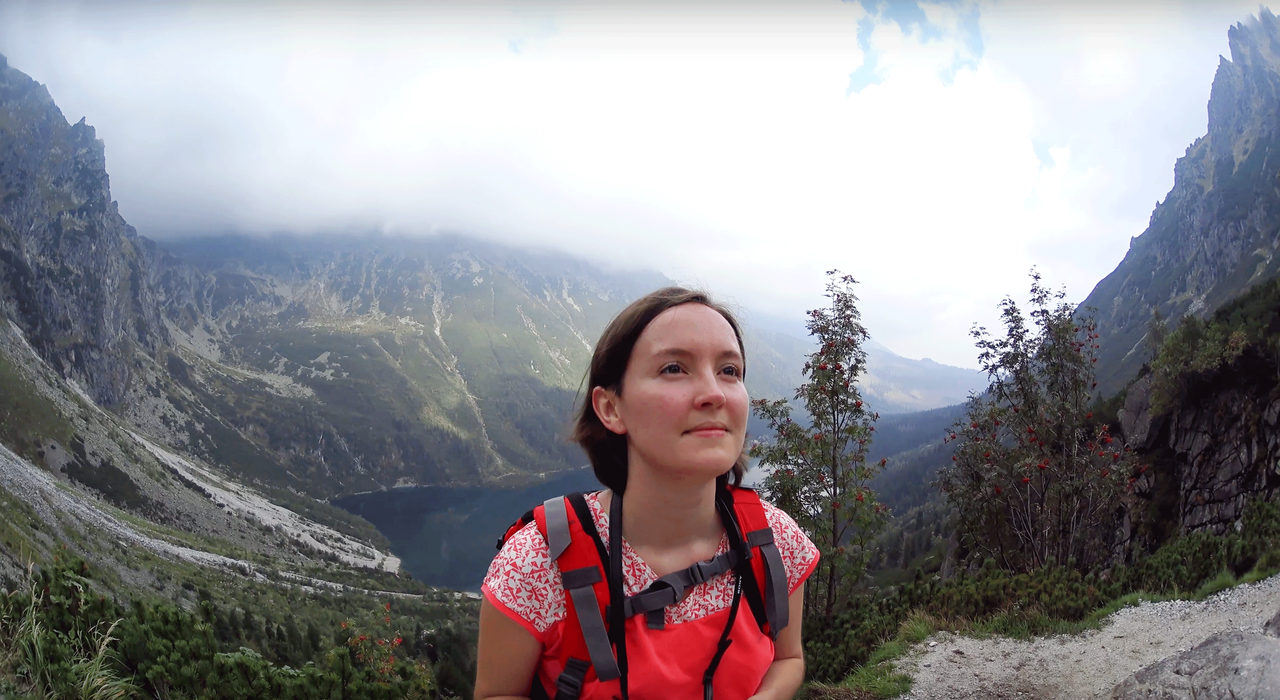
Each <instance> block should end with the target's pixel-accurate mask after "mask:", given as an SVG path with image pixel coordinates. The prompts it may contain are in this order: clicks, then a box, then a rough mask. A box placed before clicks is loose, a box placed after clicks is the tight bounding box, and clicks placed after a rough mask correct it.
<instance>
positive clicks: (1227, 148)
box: [1082, 8, 1280, 394]
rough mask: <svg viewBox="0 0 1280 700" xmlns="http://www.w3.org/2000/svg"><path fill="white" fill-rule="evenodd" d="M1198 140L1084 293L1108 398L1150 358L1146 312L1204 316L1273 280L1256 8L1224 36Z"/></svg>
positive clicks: (1262, 14)
mask: <svg viewBox="0 0 1280 700" xmlns="http://www.w3.org/2000/svg"><path fill="white" fill-rule="evenodd" d="M1228 34H1229V38H1230V46H1231V60H1227V59H1226V58H1223V59H1222V62H1221V64H1220V65H1219V66H1218V71H1217V74H1216V75H1215V77H1214V81H1213V89H1212V91H1211V95H1210V99H1209V105H1208V116H1209V120H1208V130H1207V133H1206V134H1205V135H1204V136H1203V137H1201V138H1199V139H1196V141H1195V143H1193V144H1191V146H1190V147H1188V148H1187V152H1186V155H1184V156H1183V157H1182V158H1180V159H1178V162H1177V164H1176V165H1175V166H1174V185H1173V189H1172V190H1170V191H1169V195H1168V196H1167V197H1166V198H1165V200H1164V201H1163V202H1161V203H1159V204H1157V205H1156V208H1155V211H1154V212H1152V214H1151V221H1150V224H1149V225H1148V227H1147V230H1146V231H1144V232H1143V233H1142V235H1140V236H1137V237H1135V238H1134V239H1133V240H1132V241H1131V242H1130V246H1129V252H1128V253H1127V254H1126V255H1125V258H1124V260H1123V261H1122V262H1121V263H1120V265H1119V266H1117V267H1116V269H1115V270H1114V271H1113V272H1112V273H1111V274H1110V275H1108V276H1107V277H1106V278H1104V279H1103V280H1102V281H1101V282H1099V283H1098V285H1097V286H1096V287H1095V288H1094V289H1093V292H1092V293H1090V295H1089V297H1088V298H1087V299H1086V300H1085V301H1084V303H1083V304H1082V307H1094V308H1096V309H1097V310H1098V311H1097V317H1098V327H1099V330H1100V331H1101V333H1102V337H1103V348H1102V351H1101V353H1100V361H1099V372H1098V375H1099V389H1100V390H1102V391H1103V392H1104V393H1106V394H1111V393H1114V392H1116V391H1118V390H1120V389H1122V388H1123V387H1124V385H1125V384H1126V383H1127V382H1128V381H1129V379H1131V378H1132V377H1134V376H1135V375H1136V374H1137V372H1138V368H1139V367H1141V366H1142V364H1143V363H1144V362H1145V361H1146V360H1147V359H1149V357H1150V355H1149V351H1148V350H1147V349H1146V348H1145V347H1144V343H1143V340H1144V338H1145V336H1146V331H1147V323H1148V321H1149V320H1150V318H1151V313H1152V310H1153V309H1159V310H1160V312H1161V313H1162V314H1163V315H1164V316H1165V318H1169V319H1173V320H1175V321H1176V319H1177V318H1179V317H1181V316H1183V315H1185V314H1189V313H1190V314H1196V315H1201V316H1203V315H1205V314H1207V313H1210V312H1212V311H1213V310H1214V309H1215V308H1217V307H1218V306H1219V305H1220V304H1222V303H1223V302H1225V301H1227V300H1228V299H1231V298H1233V297H1235V296H1236V295H1238V294H1240V293H1241V292H1243V291H1245V290H1246V289H1248V288H1249V287H1251V286H1252V285H1254V284H1257V283H1258V282H1261V281H1264V280H1267V279H1270V278H1272V277H1275V276H1277V275H1280V256H1277V255H1276V254H1275V252H1276V248H1277V244H1278V243H1280V237H1278V232H1280V179H1278V178H1277V172H1278V170H1277V168H1280V21H1277V19H1276V17H1275V15H1273V14H1271V12H1270V11H1268V10H1266V9H1265V8H1262V9H1260V10H1259V14H1258V16H1257V17H1253V18H1250V19H1249V21H1247V22H1244V23H1241V24H1237V25H1236V26H1234V27H1232V28H1231V30H1230V31H1229V33H1228Z"/></svg>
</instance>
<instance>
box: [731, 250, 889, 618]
mask: <svg viewBox="0 0 1280 700" xmlns="http://www.w3.org/2000/svg"><path fill="white" fill-rule="evenodd" d="M827 276H828V281H827V291H826V297H827V299H829V300H830V304H829V305H828V306H827V307H825V308H820V309H814V310H812V311H809V312H808V316H809V319H808V321H807V322H806V325H807V327H808V329H809V334H810V335H811V336H813V337H814V339H815V340H817V343H818V347H817V349H816V350H814V351H813V352H812V353H810V354H809V355H808V358H807V361H806V362H805V364H804V369H803V376H804V377H805V380H806V381H805V382H804V383H803V384H802V385H801V386H800V387H799V388H797V389H796V393H795V400H796V401H797V402H798V403H799V404H800V406H801V407H802V408H803V410H804V413H805V414H806V417H807V420H805V419H801V420H795V419H793V418H792V415H791V412H792V404H791V403H790V402H788V401H786V400H776V401H770V400H766V399H759V400H755V401H753V402H752V410H753V411H754V412H755V414H756V415H757V416H759V417H761V418H762V419H764V420H765V421H766V422H767V423H768V425H769V429H770V431H771V433H772V434H773V435H772V439H771V440H769V441H767V442H756V443H754V444H753V445H752V447H751V456H752V457H756V458H758V459H759V460H760V464H761V465H762V466H764V467H766V468H769V469H770V470H771V471H770V472H769V475H768V477H766V479H765V482H764V489H765V491H766V493H767V495H768V497H769V498H770V500H771V501H772V502H773V503H774V504H775V505H777V506H778V507H779V508H781V509H782V510H784V511H786V512H787V513H788V514H789V515H791V517H792V518H794V519H795V520H796V522H797V523H798V524H799V525H800V526H801V527H802V528H803V529H804V530H805V532H806V533H807V534H808V535H809V537H810V538H811V539H812V540H813V542H814V543H815V544H816V545H817V546H818V549H819V550H820V551H821V553H822V558H821V559H820V561H819V563H818V568H817V570H816V571H814V573H813V575H812V576H811V577H810V578H809V584H808V585H807V586H806V588H805V609H806V614H809V615H812V614H819V615H821V616H822V617H823V618H824V619H828V620H829V619H830V618H831V617H832V615H833V614H834V613H835V610H836V605H837V602H838V601H839V600H840V599H841V595H840V594H841V592H842V591H845V590H847V589H848V588H849V587H851V586H853V585H855V584H856V583H858V582H859V581H860V580H861V579H862V577H863V576H864V574H865V572H866V569H867V564H868V562H869V560H870V558H871V553H872V551H871V543H872V541H873V538H874V536H875V534H876V533H877V532H878V531H879V530H880V528H881V527H882V526H883V525H884V521H885V519H886V517H887V512H886V511H887V509H886V508H885V507H884V506H883V505H881V504H880V503H878V502H877V500H876V495H875V493H874V492H873V491H872V490H871V489H870V488H869V487H868V484H869V483H870V481H871V479H872V478H873V477H874V476H875V475H876V474H877V473H878V472H879V471H880V469H882V468H883V467H884V464H885V461H884V460H881V461H880V462H878V463H874V464H868V463H867V448H868V446H869V445H870V443H871V438H872V434H873V432H874V431H875V425H874V423H875V420H876V419H877V418H878V417H879V416H878V415H877V414H874V413H872V412H871V411H870V410H869V409H868V408H867V406H866V405H865V404H864V403H863V401H862V397H861V395H860V394H859V393H858V386H857V381H858V378H859V377H860V376H861V375H862V374H863V372H865V371H866V364H867V354H866V350H865V349H864V347H863V346H864V344H865V343H866V341H867V338H868V335H867V331H866V329H865V328H864V327H863V326H862V323H861V315H860V314H859V312H858V307H857V301H858V299H857V297H856V296H854V294H853V285H854V284H856V281H855V280H854V279H853V278H852V277H851V276H849V275H845V274H841V273H840V272H839V271H838V270H832V271H830V272H828V273H827Z"/></svg>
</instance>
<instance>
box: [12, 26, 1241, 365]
mask: <svg viewBox="0 0 1280 700" xmlns="http://www.w3.org/2000/svg"><path fill="white" fill-rule="evenodd" d="M78 7H79V9H75V8H71V7H69V6H60V7H59V9H57V10H50V9H48V6H47V5H34V4H33V5H26V6H23V5H6V9H5V10H4V11H3V12H0V51H3V52H5V53H6V54H7V55H8V56H9V58H10V62H11V64H12V65H14V66H16V67H18V68H19V69H22V70H24V71H26V72H28V73H29V74H31V75H32V76H33V77H35V78H36V79H38V80H41V81H42V82H47V83H48V84H49V86H50V90H51V92H52V93H53V95H54V97H55V99H57V100H58V102H59V104H60V105H61V106H62V107H63V110H64V112H66V113H67V115H68V117H69V118H71V119H72V121H74V120H76V119H78V118H79V116H80V115H82V114H83V115H87V116H88V120H89V122H90V123H92V124H94V125H96V126H97V127H98V129H99V136H100V137H102V138H104V139H105V140H106V143H107V148H108V151H107V153H108V168H109V170H110V172H111V174H112V183H113V191H114V194H115V196H116V197H117V198H118V199H119V200H120V202H121V210H122V212H123V213H124V214H125V216H126V218H128V219H129V220H130V221H131V222H132V223H134V224H135V225H137V226H138V227H139V229H140V231H141V232H142V233H143V234H144V235H150V236H156V237H163V236H164V235H168V234H172V233H181V232H191V231H200V230H220V229H224V228H227V227H234V228H239V229H242V230H250V231H254V230H256V231H270V230H277V229H292V230H297V231H306V230H310V229H314V228H322V227H323V228H344V227H358V226H363V227H368V228H383V229H392V230H398V231H404V232H426V231H431V230H436V229H439V228H445V229H453V230H459V231H464V232H472V233H478V234H481V235H486V236H490V237H494V238H499V239H503V240H508V241H512V242H517V243H520V242H524V243H528V242H536V243H539V244H544V245H552V246H556V247H560V248H564V249H566V250H571V251H576V252H579V253H581V254H583V255H586V256H589V257H593V258H596V259H603V260H610V261H613V262H615V263H618V264H632V265H643V266H652V267H657V268H658V269H660V270H661V271H663V272H666V273H667V274H669V275H672V276H674V277H677V278H680V279H691V280H696V281H699V282H702V283H705V284H707V285H708V286H710V287H711V288H712V289H713V290H716V291H720V292H722V293H724V294H726V295H728V296H730V297H732V298H734V299H736V300H737V301H739V302H740V303H742V304H744V305H746V306H748V307H750V308H752V309H754V310H755V311H756V312H757V313H758V314H760V313H763V314H774V315H787V316H790V317H794V318H797V319H798V318H799V317H800V315H801V313H802V311H803V309H804V308H806V307H808V306H811V305H813V304H814V303H816V302H817V301H818V299H819V297H818V294H819V293H820V291H821V288H822V284H823V279H822V276H821V273H822V271H823V270H825V269H828V268H830V267H840V268H841V269H843V270H845V271H847V272H849V273H852V274H853V275H855V276H856V277H858V278H859V279H860V280H861V281H862V283H863V284H862V286H861V290H860V291H861V294H862V297H863V300H864V303H863V311H864V315H865V320H866V322H867V325H868V327H869V328H870V330H871V332H872V334H873V335H874V336H875V337H876V338H877V339H878V340H880V341H881V342H882V343H883V344H885V345H887V346H889V347H890V348H893V349H894V350H895V351H897V352H899V353H902V354H905V355H908V356H914V357H920V356H930V357H933V358H934V359H936V360H939V361H943V362H948V363H952V364H961V365H972V364H973V363H974V352H973V350H972V346H971V344H970V342H969V339H968V335H967V330H968V328H969V325H970V323H971V322H973V321H981V322H984V323H987V324H991V323H993V322H994V319H995V315H996V310H995V303H996V302H997V301H998V299H999V298H1000V297H1001V296H1003V295H1004V294H1006V293H1013V294H1015V295H1018V294H1020V293H1021V292H1023V290H1024V289H1025V287H1026V272H1027V270H1028V269H1029V268H1030V267H1031V265H1033V264H1038V265H1039V266H1040V268H1041V270H1042V271H1043V272H1045V274H1046V279H1047V281H1049V282H1050V283H1051V284H1055V285H1056V284H1059V283H1065V284H1067V285H1068V287H1069V291H1070V293H1071V296H1072V297H1073V298H1075V299H1082V298H1083V297H1084V296H1085V295H1086V294H1087V293H1088V291H1089V289H1091V288H1092V286H1093V284H1094V283H1096V282H1097V280H1098V279H1100V278H1101V277H1102V276H1103V275H1105V274H1106V273H1107V272H1109V271H1110V270H1111V269H1112V268H1113V267H1114V266H1115V264H1116V263H1117V262H1119V260H1120V258H1121V257H1122V256H1123V253H1124V250H1125V248H1126V247H1127V245H1128V240H1129V237H1130V236H1133V235H1137V234H1138V233H1140V232H1141V230H1142V229H1143V227H1144V226H1145V222H1146V218H1147V216H1148V215H1149V213H1150V209H1151V205H1152V203H1153V202H1154V201H1155V200H1156V199H1158V198H1161V197H1163V195H1164V192H1165V191H1167V190H1168V188H1169V186H1170V185H1171V183H1172V166H1173V159H1174V158H1175V157H1176V156H1178V155H1180V154H1181V153H1182V151H1183V149H1185V147H1186V145H1187V144H1188V143H1190V141H1191V140H1193V139H1194V138H1195V137H1196V136H1198V135H1200V134H1201V133H1203V131H1204V123H1205V118H1204V104H1205V100H1206V99H1207V97H1208V90H1209V83H1210V81H1211V79H1212V74H1213V70H1214V68H1215V67H1216V65H1217V54H1218V53H1219V52H1225V51H1226V30H1227V27H1228V25H1229V24H1230V22H1232V21H1238V20H1242V19H1243V18H1244V17H1245V16H1246V15H1247V13H1248V12H1249V7H1243V6H1241V7H1225V8H1224V7H1223V6H1222V5H1214V6H1212V7H1208V6H1200V5H1189V6H1186V7H1181V6H1167V5H1160V6H1155V5H1143V6H1132V5H1130V6H1123V7H1121V8H1119V9H1116V8H1115V7H1114V6H1112V5H1096V6H1089V5H1086V6H1081V5H1078V4H1072V5H1062V6H1057V7H1055V6H1047V5H1043V4H1040V3H1035V4H1007V5H1006V4H1000V5H982V6H980V7H977V8H976V9H977V10H979V11H980V28H981V39H982V44H981V52H980V54H979V52H978V51H977V50H975V46H974V42H973V37H972V36H971V35H970V33H969V27H968V25H967V24H966V22H967V20H968V18H969V17H971V14H972V12H973V11H974V9H975V8H974V7H972V6H968V5H964V6H959V7H957V6H953V5H923V6H922V9H923V16H925V17H927V20H928V24H927V26H926V25H920V24H911V23H907V26H906V27H905V28H904V27H903V26H901V25H900V24H899V23H898V22H896V21H894V19H893V17H894V16H895V12H896V11H897V10H896V9H895V11H894V12H883V11H882V12H880V13H879V14H877V15H875V17H876V18H877V19H876V20H875V23H874V30H873V31H872V33H871V35H870V38H869V41H868V42H867V45H866V47H867V48H868V49H869V53H868V54H867V55H864V51H863V47H861V46H860V45H859V42H858V24H859V22H860V21H861V20H863V19H864V17H865V15H866V12H865V11H864V10H863V8H862V6H861V5H859V4H856V3H839V2H822V3H816V2H815V3H805V4H800V3H788V4H785V5H783V4H777V5H764V4H754V5H753V4H736V5H735V4H723V3H722V4H714V3H704V4H696V5H687V4H660V5H652V4H649V5H640V4H628V5H621V4H618V5H603V6H601V5H594V6H585V7H583V6H578V5H570V4H543V5H538V6H526V5H505V4H499V3H481V4H465V5H463V4H430V5H424V6H412V7H411V6H407V5H400V4H396V5H375V6H373V7H372V8H370V7H369V6H367V5H364V4H360V5H337V4H335V5H326V6H323V7H324V8H325V9H324V10H323V11H322V12H320V13H319V14H317V11H316V10H314V9H312V8H310V7H308V6H305V5H277V6H272V7H269V8H267V9H261V8H257V7H255V6H251V5H232V6H226V5H218V4H209V5H187V6H180V7H177V8H173V7H161V6H154V5H148V4H143V5H135V6H125V7H123V8H122V7H121V6H118V5H113V6H109V8H110V11H108V10H104V9H101V8H100V7H98V6H91V5H84V6H78ZM1170 7H1172V9H1169V8H1170ZM1250 7H1251V6H1250ZM897 9H901V8H897ZM865 60H874V61H875V62H876V63H875V65H876V69H877V77H878V78H879V82H878V84H872V85H868V86H867V87H865V88H863V89H861V90H859V91H858V92H856V93H852V94H850V93H849V92H848V87H849V80H850V78H849V76H850V74H851V73H853V72H854V71H855V70H856V69H857V68H858V67H859V66H860V65H862V64H863V62H864V61H865ZM1037 153H1040V154H1041V155H1040V156H1037ZM1049 156H1051V157H1049ZM1050 161H1051V162H1050Z"/></svg>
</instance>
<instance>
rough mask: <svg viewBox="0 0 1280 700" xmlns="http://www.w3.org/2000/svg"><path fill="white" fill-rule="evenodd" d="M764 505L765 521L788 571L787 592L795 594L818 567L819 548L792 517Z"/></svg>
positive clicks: (771, 506) (769, 505) (764, 503)
mask: <svg viewBox="0 0 1280 700" xmlns="http://www.w3.org/2000/svg"><path fill="white" fill-rule="evenodd" d="M762 503H763V505H764V515H765V519H767V520H768V521H769V527H770V528H771V529H772V530H773V542H774V544H775V545H777V547H778V553H779V554H781V555H782V566H783V567H784V568H785V569H786V570H787V592H788V594H790V593H794V592H795V590H796V589H797V588H799V587H800V584H801V583H804V581H805V579H807V578H809V574H812V573H813V570H814V569H816V568H817V567H818V546H817V545H815V544H814V543H813V541H812V540H810V539H809V537H808V536H807V535H805V534H804V530H801V529H800V526H799V525H797V524H796V521H795V520H792V518H791V516H790V515H787V514H786V513H785V512H784V511H782V510H781V509H779V508H777V507H776V506H774V505H772V504H770V503H768V502H764V501H762Z"/></svg>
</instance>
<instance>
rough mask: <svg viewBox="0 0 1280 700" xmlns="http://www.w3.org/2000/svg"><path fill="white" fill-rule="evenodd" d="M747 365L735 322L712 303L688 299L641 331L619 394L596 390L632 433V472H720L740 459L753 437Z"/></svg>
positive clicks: (602, 407) (605, 412) (607, 412)
mask: <svg viewBox="0 0 1280 700" xmlns="http://www.w3.org/2000/svg"><path fill="white" fill-rule="evenodd" d="M743 368H744V364H743V357H742V354H741V352H739V350H738V340H737V337H736V336H735V335H734V333H733V327H732V326H730V325H729V322H728V321H726V320H725V318H724V317H723V316H721V315H720V314H719V312H717V311H715V310H714V309H712V308H710V307H708V306H704V305H702V304H697V303H690V304H682V305H680V306H676V307H673V308H670V309H667V310H666V311H664V312H662V313H661V314H659V315H658V316H657V317H656V318H654V319H653V321H651V322H650V323H649V325H648V326H647V327H646V328H645V329H644V331H643V332H641V334H640V338H639V339H638V340H637V341H636V345H635V348H634V349H633V350H632V351H631V359H630V361H629V362H628V363H627V369H626V373H625V374H623V378H622V391H621V393H620V394H615V393H614V392H612V391H608V390H606V389H602V388H597V389H596V390H595V391H594V392H593V401H595V405H596V413H597V414H598V415H600V417H601V420H602V421H603V422H604V424H605V427H607V428H609V429H610V430H612V431H613V432H615V433H621V434H625V435H627V445H628V450H629V452H628V456H629V462H630V470H631V472H632V474H635V473H636V470H638V469H652V470H655V471H657V472H659V473H661V474H662V475H663V476H665V477H667V478H674V479H676V480H680V481H687V480H695V481H696V480H704V479H707V480H709V479H714V478H715V477H716V476H719V475H720V474H723V473H725V472H726V471H728V470H729V468H730V467H731V466H733V463H734V461H735V460H736V459H737V458H738V455H739V453H741V451H742V444H743V440H744V439H745V437H746V428H747V411H748V407H749V401H748V399H747V388H746V386H745V385H744V384H743V382H742V377H743Z"/></svg>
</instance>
